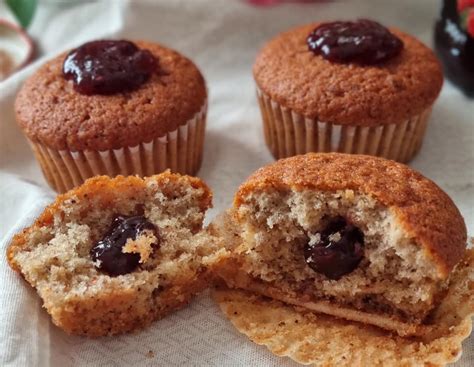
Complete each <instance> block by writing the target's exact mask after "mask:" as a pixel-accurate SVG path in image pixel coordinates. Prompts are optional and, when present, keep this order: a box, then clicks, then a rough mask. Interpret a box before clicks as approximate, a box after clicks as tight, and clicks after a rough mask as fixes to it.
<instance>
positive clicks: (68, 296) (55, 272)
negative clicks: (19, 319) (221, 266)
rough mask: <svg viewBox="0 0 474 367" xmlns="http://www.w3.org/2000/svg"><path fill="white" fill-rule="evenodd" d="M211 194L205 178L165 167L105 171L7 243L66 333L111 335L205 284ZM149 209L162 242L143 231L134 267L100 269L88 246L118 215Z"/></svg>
mask: <svg viewBox="0 0 474 367" xmlns="http://www.w3.org/2000/svg"><path fill="white" fill-rule="evenodd" d="M210 205H211V193H210V191H209V189H208V188H207V187H206V186H205V184H204V183H202V181H200V180H199V179H196V178H191V177H188V176H180V175H176V174H171V173H169V172H165V173H163V174H160V175H156V176H152V177H149V178H146V179H140V178H138V177H126V178H125V177H122V176H118V177H117V178H114V179H110V178H108V177H106V176H101V177H96V178H93V179H90V180H88V181H86V183H85V184H84V185H82V186H80V187H79V188H77V189H74V190H72V191H69V192H68V193H66V194H64V195H60V196H59V197H58V198H57V200H56V201H55V203H53V204H52V205H50V206H49V207H48V208H47V209H46V210H45V211H44V213H43V214H42V215H41V216H40V218H39V219H38V220H37V221H36V222H35V223H34V224H33V225H32V226H31V227H29V228H27V229H25V230H24V231H23V232H22V233H20V234H18V235H17V236H15V237H14V239H13V240H12V243H11V244H10V246H9V248H8V259H9V263H10V265H11V266H12V267H13V268H14V269H15V270H17V271H19V272H20V273H21V274H22V275H23V277H24V278H25V279H26V280H27V281H28V283H30V284H31V285H32V286H33V287H34V288H35V289H36V290H37V292H38V294H39V296H40V297H41V298H42V299H43V302H44V307H45V308H46V310H47V311H48V312H49V313H50V314H51V316H52V319H53V322H54V323H55V324H56V325H58V326H59V327H61V328H63V329H64V330H65V331H67V332H68V333H73V334H81V335H88V336H101V335H111V334H117V333H122V332H127V331H131V330H134V329H137V328H140V327H143V326H145V325H148V324H149V323H150V322H152V321H153V320H155V319H158V318H160V317H162V316H164V315H165V314H166V313H168V312H170V311H171V310H173V309H176V308H178V307H181V306H183V305H185V304H186V303H187V302H188V301H189V300H190V298H191V297H192V295H194V294H195V293H197V292H199V291H200V290H202V289H203V288H205V287H206V286H207V282H208V277H209V274H208V271H207V269H206V266H205V265H204V264H203V263H204V259H205V258H206V257H207V256H209V255H211V254H212V252H213V251H214V250H215V248H214V247H213V246H216V240H215V239H213V238H212V236H209V235H208V233H207V232H206V231H205V230H203V229H202V224H203V219H204V215H205V212H206V210H207V209H208V208H209V207H210ZM137 213H140V215H141V213H143V216H144V217H145V218H146V219H147V220H148V221H150V222H151V223H153V224H154V225H155V226H156V227H157V228H158V230H159V236H160V242H159V243H160V246H159V247H157V248H153V247H152V245H151V244H152V243H156V238H155V236H154V235H153V234H151V233H148V232H146V231H145V232H144V233H143V234H142V235H141V236H139V237H137V239H136V240H135V241H130V240H129V241H128V242H127V243H126V245H125V246H124V248H123V250H122V251H123V252H133V253H138V254H140V264H139V266H138V268H137V269H135V270H134V271H132V272H131V273H128V274H125V275H119V276H115V277H113V276H109V275H107V274H106V273H104V272H102V271H100V270H98V268H97V267H96V265H97V264H95V263H94V262H93V260H92V259H91V256H90V249H91V248H92V246H94V244H95V243H96V242H97V241H98V240H100V239H101V238H102V237H103V235H104V234H105V233H106V232H107V230H108V229H109V227H110V224H111V222H112V219H113V217H114V215H116V214H121V215H125V216H128V215H137Z"/></svg>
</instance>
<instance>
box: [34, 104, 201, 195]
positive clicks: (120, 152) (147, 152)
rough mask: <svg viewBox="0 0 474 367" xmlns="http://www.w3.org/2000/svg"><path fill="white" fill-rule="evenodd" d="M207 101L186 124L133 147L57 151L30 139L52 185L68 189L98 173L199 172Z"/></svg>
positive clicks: (125, 174) (62, 190) (126, 174)
mask: <svg viewBox="0 0 474 367" xmlns="http://www.w3.org/2000/svg"><path fill="white" fill-rule="evenodd" d="M206 111H207V103H204V105H203V107H202V108H201V110H200V111H199V112H198V113H197V114H196V115H195V116H194V117H193V118H192V119H190V120H189V121H187V122H186V123H185V124H184V125H181V126H179V127H178V128H177V129H176V130H174V131H171V132H169V133H167V134H166V135H164V136H161V137H158V138H155V139H153V140H152V141H150V142H147V143H141V144H138V145H136V146H133V147H124V148H120V149H111V150H106V151H98V150H97V151H94V150H83V151H76V152H73V151H69V150H55V149H51V148H48V147H46V146H45V145H43V144H40V143H36V142H33V141H29V143H30V145H31V147H32V149H33V152H34V154H35V156H36V159H37V160H38V162H39V163H40V166H41V169H42V171H43V174H44V176H45V178H46V180H47V181H48V183H49V185H50V186H51V187H52V188H53V189H54V190H56V191H58V192H65V191H67V190H69V189H71V188H73V187H75V186H78V185H80V184H82V183H83V182H84V181H85V180H86V179H87V178H89V177H92V176H96V175H108V176H111V177H114V176H117V175H124V176H128V175H139V176H150V175H153V174H155V173H158V172H162V171H165V170H166V169H170V170H171V171H173V172H178V173H182V174H189V175H195V174H196V173H197V171H198V170H199V168H200V167H201V162H202V155H203V148H204V133H205V127H206Z"/></svg>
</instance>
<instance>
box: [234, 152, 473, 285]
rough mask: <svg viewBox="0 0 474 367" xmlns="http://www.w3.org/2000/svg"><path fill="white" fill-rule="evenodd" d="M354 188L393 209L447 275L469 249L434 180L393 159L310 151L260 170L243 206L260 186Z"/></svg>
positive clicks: (244, 190) (246, 186)
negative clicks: (466, 249)
mask: <svg viewBox="0 0 474 367" xmlns="http://www.w3.org/2000/svg"><path fill="white" fill-rule="evenodd" d="M268 189H274V190H289V189H292V190H296V191H299V190H303V189H308V190H319V191H329V192H333V191H337V190H353V191H355V192H356V193H362V194H366V195H369V196H371V197H373V198H374V199H375V200H377V201H378V202H379V203H381V204H382V205H384V206H386V207H387V208H388V209H389V210H391V211H392V212H393V213H394V214H395V216H396V217H397V219H398V222H399V224H400V225H401V226H402V227H403V229H404V230H405V231H406V232H407V233H408V235H409V236H411V237H412V238H413V239H414V240H415V241H416V242H417V243H419V244H420V245H421V246H423V247H424V249H425V250H426V253H427V254H428V256H429V257H431V258H432V259H433V260H434V262H435V263H436V264H437V265H438V268H439V273H440V275H441V276H443V277H445V276H447V274H448V273H449V272H450V271H451V270H452V269H453V267H454V266H455V265H456V264H457V263H458V262H459V261H460V260H461V258H462V257H463V254H464V251H465V248H466V239H467V234H466V225H465V223H464V220H463V218H462V216H461V214H460V213H459V210H458V209H457V207H456V206H455V205H454V203H453V201H452V200H451V199H450V198H449V196H448V195H447V194H446V193H445V192H443V191H442V190H441V189H440V188H439V187H438V186H437V185H436V184H435V183H434V182H432V181H430V180H429V179H427V178H425V177H424V176H422V175H421V174H420V173H418V172H416V171H414V170H412V169H410V168H409V167H407V166H405V165H403V164H401V163H397V162H395V161H390V160H386V159H383V158H377V157H371V156H365V155H353V154H341V153H308V154H305V155H299V156H295V157H291V158H287V159H282V160H279V161H277V162H276V163H273V164H271V165H268V166H266V167H263V168H260V169H259V170H257V171H256V172H255V173H254V174H253V175H252V176H250V177H249V178H248V180H247V181H246V182H245V183H243V184H242V185H241V187H240V188H239V190H238V192H237V194H236V196H235V201H234V205H235V206H236V207H239V206H240V205H241V204H243V203H244V201H245V199H246V197H247V195H248V194H250V193H252V192H254V191H256V190H268Z"/></svg>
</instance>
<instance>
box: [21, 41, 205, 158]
mask: <svg viewBox="0 0 474 367" xmlns="http://www.w3.org/2000/svg"><path fill="white" fill-rule="evenodd" d="M134 43H135V44H136V45H137V46H138V47H139V48H140V49H146V50H149V51H150V52H151V53H152V55H153V56H155V58H157V68H156V72H154V73H152V74H151V76H150V77H149V79H148V80H147V81H145V82H144V83H143V84H141V85H140V86H139V87H137V88H136V89H133V90H128V91H124V92H120V93H113V94H107V95H103V94H93V95H86V94H81V93H79V92H77V91H76V90H75V89H74V86H73V82H72V81H70V80H66V79H65V78H64V77H63V71H62V68H63V62H64V59H65V57H66V56H67V53H63V54H61V55H59V56H57V57H55V58H54V59H52V60H51V61H49V62H47V63H46V64H44V65H43V66H42V67H41V68H40V69H39V70H38V71H37V72H36V73H35V74H33V75H32V76H31V77H30V78H29V79H28V80H27V81H26V82H25V84H24V85H23V87H22V88H21V90H20V92H19V93H18V96H17V98H16V101H15V110H16V116H17V122H18V124H19V125H20V126H21V128H22V129H23V131H24V132H25V134H26V135H27V136H28V137H29V138H30V139H31V140H32V141H34V142H38V143H41V144H43V145H46V146H47V147H49V148H53V149H57V150H65V149H67V150H71V151H78V150H88V149H90V150H100V151H103V150H109V149H119V148H122V147H126V146H136V145H137V144H139V143H142V142H149V141H151V140H153V139H154V138H156V137H160V136H163V135H165V134H166V133H168V132H170V131H174V130H176V129H177V128H178V126H179V125H183V124H185V123H186V122H187V121H188V120H190V119H191V118H193V116H194V115H195V114H196V113H198V112H199V111H200V110H201V109H202V108H203V106H204V104H205V103H206V98H207V92H206V85H205V81H204V78H203V76H202V75H201V73H200V71H199V70H198V68H197V67H196V66H195V65H194V64H193V62H192V61H191V60H189V59H188V58H186V57H184V56H183V55H181V54H179V53H178V52H176V51H174V50H171V49H169V48H166V47H163V46H161V45H158V44H155V43H151V42H145V41H137V42H134Z"/></svg>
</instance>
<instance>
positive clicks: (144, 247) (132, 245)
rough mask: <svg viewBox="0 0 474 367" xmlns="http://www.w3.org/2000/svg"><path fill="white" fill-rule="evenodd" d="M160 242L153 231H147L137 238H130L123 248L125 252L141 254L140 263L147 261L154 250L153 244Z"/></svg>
mask: <svg viewBox="0 0 474 367" xmlns="http://www.w3.org/2000/svg"><path fill="white" fill-rule="evenodd" d="M155 243H158V239H157V238H156V236H155V235H154V234H153V233H152V232H151V231H145V232H143V234H141V235H140V236H138V237H137V238H136V239H131V238H129V239H128V240H127V242H126V243H125V246H123V248H122V252H123V253H124V254H131V253H136V254H139V255H140V263H141V264H143V263H145V262H147V260H148V259H149V258H150V255H151V253H152V252H153V244H155Z"/></svg>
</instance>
